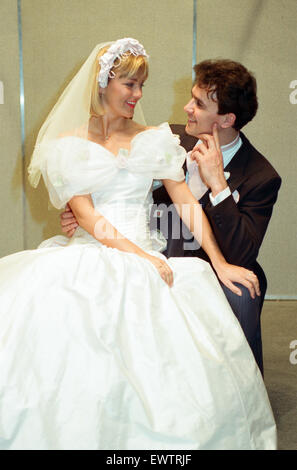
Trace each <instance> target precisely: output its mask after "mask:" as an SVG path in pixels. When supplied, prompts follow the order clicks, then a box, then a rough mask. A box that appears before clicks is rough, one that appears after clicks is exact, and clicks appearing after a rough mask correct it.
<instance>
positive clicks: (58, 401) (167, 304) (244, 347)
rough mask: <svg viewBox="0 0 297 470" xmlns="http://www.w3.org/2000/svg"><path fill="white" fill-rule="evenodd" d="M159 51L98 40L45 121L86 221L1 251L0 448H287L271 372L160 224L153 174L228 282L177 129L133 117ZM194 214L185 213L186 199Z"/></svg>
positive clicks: (49, 154)
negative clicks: (155, 226)
mask: <svg viewBox="0 0 297 470" xmlns="http://www.w3.org/2000/svg"><path fill="white" fill-rule="evenodd" d="M147 59H148V57H147V54H146V52H145V50H144V48H143V46H142V45H141V44H139V42H138V41H136V40H134V39H131V38H124V39H120V40H118V41H115V42H113V43H105V44H103V45H98V46H96V47H95V49H94V50H93V52H92V53H91V55H90V56H89V58H88V59H87V61H86V62H85V64H84V65H83V66H82V68H81V69H80V71H79V72H78V74H77V75H76V76H75V77H74V79H73V80H72V81H71V83H70V84H69V85H68V87H67V88H66V90H65V91H64V93H63V94H62V96H61V98H60V99H59V101H58V102H57V104H56V105H55V107H54V108H53V110H52V111H51V113H50V115H49V116H48V118H47V120H46V122H45V123H44V125H43V126H42V128H41V130H40V132H39V135H38V139H37V143H36V147H35V150H34V153H33V157H32V161H31V164H30V167H29V175H30V176H29V178H30V182H31V183H32V184H33V185H34V186H37V184H38V182H39V179H40V176H41V175H42V176H43V179H44V181H45V184H46V186H47V189H48V192H49V197H50V200H51V203H52V204H53V205H54V206H55V207H56V208H57V209H61V208H62V207H65V205H66V204H67V203H68V204H69V206H70V208H71V210H72V212H73V213H74V215H75V217H76V219H77V220H78V222H79V226H80V227H79V228H78V229H77V230H76V232H75V235H74V236H73V237H72V239H71V240H68V239H66V238H65V237H62V236H56V237H53V238H52V239H50V240H47V241H45V242H43V243H42V244H41V246H40V247H39V248H38V249H37V250H28V251H23V252H20V253H15V254H13V255H10V256H7V257H5V258H2V259H1V260H0V347H1V355H0V367H1V374H0V397H1V399H0V448H1V449H108V450H111V449H115V450H116V449H162V450H164V449H234V450H235V449H275V446H276V431H275V423H274V419H273V415H272V411H271V408H270V404H269V401H268V397H267V393H266V390H265V386H264V383H263V380H262V377H261V374H260V372H259V370H258V368H257V366H256V363H255V361H254V359H253V355H252V352H251V351H250V349H249V346H248V344H247V342H246V340H245V338H244V335H243V333H242V330H241V328H240V326H239V324H238V322H237V320H236V318H235V316H234V315H233V313H232V311H231V309H230V307H229V305H228V302H227V300H226V298H225V296H224V294H223V292H222V290H221V288H220V286H219V283H218V281H217V278H216V276H215V274H214V273H213V271H212V269H211V267H210V265H209V264H208V263H206V262H204V261H202V260H199V259H197V258H195V259H194V258H184V259H182V258H171V259H169V260H166V258H165V257H164V256H163V255H162V254H161V253H160V252H159V251H160V244H162V241H161V242H160V240H159V239H158V238H156V237H155V236H154V235H152V234H150V232H149V228H148V227H149V224H148V222H149V210H150V205H151V203H152V196H151V189H152V183H153V180H154V179H158V180H162V181H163V183H164V185H165V186H166V189H167V191H168V193H169V194H170V196H171V198H172V200H173V202H174V203H175V204H176V206H177V208H178V210H179V212H180V214H181V217H182V218H183V220H184V221H185V223H186V224H187V225H188V227H189V228H190V230H191V231H192V232H193V233H194V236H195V237H196V239H197V240H198V241H199V242H200V243H201V245H202V247H203V248H204V250H205V251H206V252H207V253H208V255H209V257H210V259H211V261H212V264H213V266H214V268H215V270H216V272H217V275H218V277H219V278H220V279H221V281H222V282H223V283H224V284H225V285H226V286H228V287H229V288H231V289H232V290H233V291H234V292H237V288H236V286H235V285H234V284H233V283H234V282H239V283H242V284H244V285H245V286H247V287H248V288H249V290H250V292H251V295H252V296H254V295H258V294H259V287H258V281H257V278H256V277H255V276H254V275H253V273H251V272H250V271H248V270H246V269H244V268H240V267H236V266H232V265H229V264H227V263H226V261H225V260H224V258H223V256H222V254H221V253H220V251H219V249H218V247H217V245H216V242H215V240H214V237H213V234H212V231H211V228H210V226H209V224H208V222H207V219H206V217H205V216H204V214H203V212H202V210H201V208H200V206H199V204H198V203H197V201H196V200H195V199H194V197H193V196H192V194H191V193H190V191H189V189H188V187H187V185H186V184H185V182H184V174H183V171H182V165H183V163H184V160H185V156H186V154H185V151H184V149H183V148H182V147H180V146H179V140H178V138H177V137H176V136H174V135H173V134H172V133H171V131H170V128H169V126H168V124H167V123H164V124H161V125H160V126H158V127H152V128H149V127H145V126H142V125H140V124H138V123H136V122H135V121H133V120H132V118H133V115H134V109H135V107H136V104H137V102H138V101H139V100H140V98H141V96H142V87H143V84H144V81H145V80H146V78H147V74H148V65H147ZM185 208H186V209H185Z"/></svg>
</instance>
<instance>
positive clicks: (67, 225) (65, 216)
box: [60, 204, 78, 238]
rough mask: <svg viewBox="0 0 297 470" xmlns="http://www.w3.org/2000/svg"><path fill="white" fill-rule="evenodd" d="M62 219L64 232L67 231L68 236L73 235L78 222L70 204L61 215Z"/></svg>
mask: <svg viewBox="0 0 297 470" xmlns="http://www.w3.org/2000/svg"><path fill="white" fill-rule="evenodd" d="M60 219H61V220H60V223H61V228H62V232H64V233H66V235H67V237H69V238H70V237H72V235H73V234H74V232H75V230H76V229H77V227H78V223H77V220H76V218H75V217H74V215H73V212H72V210H71V209H70V207H69V205H68V204H67V206H66V208H65V211H64V212H62V214H61V215H60Z"/></svg>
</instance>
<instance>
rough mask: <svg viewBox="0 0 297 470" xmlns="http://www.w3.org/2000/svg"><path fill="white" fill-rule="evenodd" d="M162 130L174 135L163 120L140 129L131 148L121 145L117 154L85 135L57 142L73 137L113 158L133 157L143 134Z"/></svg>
mask: <svg viewBox="0 0 297 470" xmlns="http://www.w3.org/2000/svg"><path fill="white" fill-rule="evenodd" d="M160 131H166V134H167V133H168V132H169V134H170V136H173V134H172V131H171V129H170V126H169V124H168V122H163V123H162V124H160V125H159V126H157V127H151V128H149V129H145V130H144V131H140V132H138V133H137V134H136V135H135V136H134V137H133V138H132V139H131V141H130V148H129V149H126V148H124V147H120V148H119V151H118V153H117V154H114V153H113V152H112V151H111V150H108V149H107V148H106V147H104V146H103V145H101V144H98V143H97V142H94V141H93V140H87V139H84V138H83V137H78V136H66V137H61V138H60V139H57V141H56V142H57V143H59V142H65V141H69V140H72V139H75V140H77V141H80V142H86V145H89V144H91V146H95V147H94V148H97V149H99V150H101V151H104V152H105V153H106V154H107V155H110V156H111V157H113V158H119V156H125V157H126V158H127V157H129V158H131V157H132V153H133V148H134V146H135V143H136V142H137V141H138V140H139V139H140V138H143V136H144V135H145V137H146V136H147V135H149V134H151V133H153V134H154V133H155V132H160Z"/></svg>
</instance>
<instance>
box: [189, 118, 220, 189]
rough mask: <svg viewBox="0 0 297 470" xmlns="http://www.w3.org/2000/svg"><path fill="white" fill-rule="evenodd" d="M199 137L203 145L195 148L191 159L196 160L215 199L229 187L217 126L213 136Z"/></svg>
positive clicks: (202, 135) (201, 174) (203, 179)
mask: <svg viewBox="0 0 297 470" xmlns="http://www.w3.org/2000/svg"><path fill="white" fill-rule="evenodd" d="M198 137H199V139H200V140H202V143H201V144H198V145H197V146H196V147H194V149H193V150H192V153H191V158H192V160H196V162H197V164H198V168H199V173H200V176H201V179H202V181H203V182H204V184H206V186H208V187H209V188H210V190H211V192H212V195H213V197H215V196H216V195H217V194H219V193H220V192H221V191H223V189H225V188H227V186H228V184H227V181H226V178H225V175H224V163H223V155H222V152H221V147H220V142H219V134H218V126H217V124H214V126H213V135H209V134H200V135H199V136H198Z"/></svg>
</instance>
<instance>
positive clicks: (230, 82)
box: [194, 59, 258, 130]
mask: <svg viewBox="0 0 297 470" xmlns="http://www.w3.org/2000/svg"><path fill="white" fill-rule="evenodd" d="M194 70H195V74H196V77H195V85H197V86H199V88H203V89H206V90H207V93H208V95H210V97H211V98H212V99H213V100H214V101H216V102H217V103H218V114H227V113H234V114H235V116H236V121H235V123H234V125H233V127H234V128H235V129H236V130H239V129H241V128H242V127H243V126H245V125H246V124H247V123H248V122H249V121H251V120H252V119H253V117H254V116H255V114H256V112H257V109H258V100H257V82H256V79H255V77H254V76H253V75H252V74H251V73H250V72H249V71H248V70H247V69H246V68H245V67H244V66H243V65H242V64H240V63H239V62H234V61H232V60H224V59H218V60H204V61H203V62H200V63H199V64H197V65H195V66H194ZM214 93H215V95H214V96H212V95H213V94H214Z"/></svg>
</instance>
